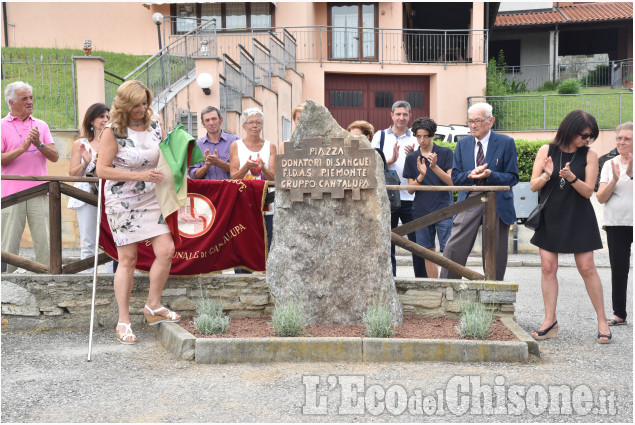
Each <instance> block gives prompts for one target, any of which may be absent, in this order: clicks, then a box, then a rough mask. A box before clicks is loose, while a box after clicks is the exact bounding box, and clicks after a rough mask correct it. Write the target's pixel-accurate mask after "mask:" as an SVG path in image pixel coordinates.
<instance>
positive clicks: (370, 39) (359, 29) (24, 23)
mask: <svg viewBox="0 0 635 425" xmlns="http://www.w3.org/2000/svg"><path fill="white" fill-rule="evenodd" d="M157 12H158V13H160V14H162V15H164V17H165V18H164V22H163V24H161V25H160V26H159V33H160V35H161V42H162V45H163V46H166V45H169V44H170V43H172V45H173V47H174V49H173V50H174V51H176V50H177V49H179V47H177V45H178V44H179V43H183V41H182V40H183V39H182V37H183V35H184V34H186V33H187V32H188V31H193V32H194V33H196V36H195V37H190V40H188V43H189V46H188V47H189V48H190V50H189V52H185V51H184V50H179V52H178V53H175V52H172V53H174V54H173V56H177V55H180V56H183V55H189V56H191V58H192V59H193V60H196V59H198V58H201V57H203V56H204V55H205V56H207V58H209V59H207V60H205V61H204V62H205V65H202V64H200V63H198V62H201V61H202V60H196V62H197V65H196V75H199V74H200V73H203V72H206V73H209V74H210V75H211V76H212V78H213V81H214V85H213V86H212V93H211V95H209V96H207V95H202V93H199V91H200V89H199V88H198V87H196V83H195V75H189V76H188V77H187V80H188V81H180V84H178V87H177V88H178V89H179V91H180V92H182V93H181V94H180V95H176V96H175V97H171V96H172V95H173V93H172V94H170V96H168V97H169V98H170V99H169V100H167V99H166V100H165V104H166V106H167V107H168V109H170V112H167V111H166V112H165V114H166V116H165V118H166V119H167V122H168V123H169V122H170V121H172V122H173V123H176V122H178V121H179V120H183V121H184V122H187V117H188V116H189V119H190V120H192V119H193V118H194V116H195V115H196V113H197V112H198V111H199V110H200V109H202V107H204V106H206V105H207V104H210V103H211V104H220V103H221V101H222V99H221V93H219V91H217V92H216V93H215V92H214V89H216V88H218V90H220V86H217V84H218V83H219V82H222V80H223V78H224V81H225V85H226V87H229V91H230V92H233V91H234V90H235V89H236V88H237V87H236V86H237V85H238V84H235V81H230V79H231V78H234V76H233V75H229V74H234V73H235V72H234V71H238V72H237V74H238V76H236V78H235V79H236V80H241V81H242V82H243V83H244V82H245V81H248V80H251V81H250V83H249V85H250V86H253V89H252V88H251V87H249V90H248V91H249V92H248V93H245V87H244V86H245V85H244V84H243V86H242V87H241V88H240V89H239V90H240V91H242V93H241V96H240V97H241V100H240V101H239V102H236V101H235V99H234V102H233V104H231V105H226V106H227V110H228V113H229V115H228V117H227V118H228V119H227V121H226V125H227V126H228V128H229V129H230V130H234V131H237V132H239V130H240V128H239V127H238V126H237V124H238V123H237V120H236V118H235V117H234V116H233V115H234V114H233V113H232V111H236V110H238V111H237V112H240V111H239V110H240V109H242V108H243V107H248V106H259V107H262V108H263V109H264V112H265V115H266V120H267V123H268V124H269V125H268V128H266V129H265V132H266V135H267V137H268V138H270V139H271V140H272V141H273V140H275V141H276V142H277V143H279V142H280V141H281V140H284V139H285V138H288V135H289V134H290V131H291V122H290V114H291V111H292V109H293V108H294V107H295V106H296V105H297V104H299V103H301V102H302V101H304V100H305V99H307V98H310V99H312V100H314V101H316V102H318V103H321V104H324V105H325V106H327V107H328V108H329V109H330V110H331V112H332V114H333V115H334V117H335V118H336V119H337V120H338V122H339V123H340V125H342V126H344V127H346V126H347V125H348V124H349V123H350V122H351V121H354V120H357V119H365V120H368V121H369V122H371V123H372V124H374V125H375V127H376V128H377V129H380V128H386V127H388V125H389V124H390V118H389V111H390V110H389V108H390V106H391V105H392V103H393V102H394V101H397V100H400V99H406V100H408V101H410V103H411V104H412V106H413V115H415V116H430V117H432V118H434V119H435V120H436V121H437V122H439V123H442V124H450V123H463V122H464V121H465V116H466V111H467V101H466V99H467V97H468V96H478V95H482V94H483V88H484V86H485V77H486V71H485V68H486V58H487V37H488V26H489V24H490V22H492V21H493V19H491V18H490V17H489V15H490V14H491V11H490V8H489V5H488V3H485V2H463V3H458V2H457V3H402V2H382V3H354V4H352V3H345V4H340V3H326V2H275V3H264V2H260V3H234V2H232V3H172V4H170V3H164V2H130V3H119V2H108V3H106V2H95V3H88V2H85V3H82V2H71V3H30V2H11V1H9V2H6V3H3V14H5V15H6V16H4V17H3V18H4V22H5V26H4V31H3V32H2V37H3V45H5V46H6V45H9V46H39V47H54V46H57V47H73V48H81V47H82V46H83V42H84V40H86V39H90V40H92V43H93V48H94V49H96V50H107V51H116V52H124V53H129V54H139V55H153V54H155V53H156V52H157V50H158V39H157V38H158V37H157V26H156V25H155V24H154V23H153V21H152V15H153V14H155V13H157ZM494 13H495V11H494ZM34 22H37V23H38V25H33V23H34ZM100 22H101V23H102V24H101V25H99V24H97V25H96V23H100ZM206 22H207V23H208V25H207V26H205V27H204V28H202V29H201V28H199V29H198V30H197V27H198V26H199V25H201V24H204V23H206ZM190 34H192V33H190ZM271 37H273V38H271ZM179 40H181V41H179ZM254 40H257V42H255V41H254ZM203 46H205V47H203ZM239 46H241V47H242V51H243V54H244V56H245V57H246V58H247V59H246V60H241V59H242V58H241V55H240V52H241V47H239ZM280 48H281V50H282V51H283V53H282V55H279V54H278V52H276V49H280ZM203 49H207V51H206V52H203V51H202V50H203ZM197 53H198V54H197ZM224 55H227V56H226V57H225V56H224ZM263 55H265V56H267V55H268V56H269V57H268V58H267V59H265V60H263V59H262V57H261V56H263ZM250 56H251V58H250ZM280 57H282V58H283V60H284V58H286V61H285V63H283V64H279V67H280V68H282V70H281V71H280V70H279V69H276V64H277V63H276V60H278V59H279V58H280ZM213 58H216V59H213ZM249 59H251V62H252V64H251V65H247V66H245V64H246V62H250V61H249ZM290 59H294V60H293V62H294V63H290V62H291V60H290ZM232 61H233V62H232ZM234 62H235V64H234ZM165 65H167V64H164V66H165ZM249 67H254V68H255V69H256V70H255V72H251V71H249V70H247V71H248V72H244V71H245V70H246V68H249ZM231 68H233V69H231ZM263 68H269V69H263ZM259 70H260V72H261V73H264V74H267V73H269V74H271V77H273V78H269V75H267V78H266V80H267V81H265V78H258V77H259V75H258V71H259ZM163 72H164V73H166V72H168V71H167V70H166V69H165V68H164V70H163ZM245 74H246V75H245ZM261 77H262V76H261ZM276 80H277V81H276ZM171 82H172V83H173V85H172V86H171V87H170V89H171V90H173V89H174V84H175V83H177V81H174V79H173V80H171ZM184 83H189V84H184ZM189 85H193V87H188V86H189ZM165 88H166V87H161V89H165ZM153 89H154V91H155V93H156V94H160V93H157V88H156V87H153ZM100 91H101V90H99V89H98V92H100ZM79 95H80V96H81V95H82V94H81V93H80V94H79ZM98 95H99V93H98ZM87 96H88V98H90V100H85V101H84V100H82V99H80V100H79V103H80V112H79V114H80V116H81V115H82V110H81V107H82V106H83V105H87V104H90V103H92V102H93V101H94V100H93V98H94V96H95V95H87ZM230 97H231V96H230ZM106 101H108V99H106ZM227 103H232V102H227ZM236 103H240V107H236ZM161 109H162V108H161ZM273 123H276V125H273ZM195 127H196V126H195V125H194V126H192V130H194V128H195Z"/></svg>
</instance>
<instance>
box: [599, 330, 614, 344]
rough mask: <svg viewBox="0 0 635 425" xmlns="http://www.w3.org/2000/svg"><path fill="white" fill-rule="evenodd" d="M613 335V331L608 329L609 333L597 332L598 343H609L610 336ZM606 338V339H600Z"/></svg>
mask: <svg viewBox="0 0 635 425" xmlns="http://www.w3.org/2000/svg"><path fill="white" fill-rule="evenodd" d="M612 337H613V332H610V331H609V334H608V335H606V334H602V333H600V332H598V344H609V343H610V342H611V338H612ZM601 338H606V339H601Z"/></svg>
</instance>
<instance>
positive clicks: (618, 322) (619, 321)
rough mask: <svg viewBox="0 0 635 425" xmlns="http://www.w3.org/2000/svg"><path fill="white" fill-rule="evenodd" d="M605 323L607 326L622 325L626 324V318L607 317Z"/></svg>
mask: <svg viewBox="0 0 635 425" xmlns="http://www.w3.org/2000/svg"><path fill="white" fill-rule="evenodd" d="M606 323H607V324H608V325H609V326H622V325H625V324H626V319H624V320H615V319H609V320H607V321H606Z"/></svg>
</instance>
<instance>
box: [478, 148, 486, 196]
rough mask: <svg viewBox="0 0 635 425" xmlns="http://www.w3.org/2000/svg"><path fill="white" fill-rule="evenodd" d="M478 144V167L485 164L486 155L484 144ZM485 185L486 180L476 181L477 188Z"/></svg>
mask: <svg viewBox="0 0 635 425" xmlns="http://www.w3.org/2000/svg"><path fill="white" fill-rule="evenodd" d="M476 143H478V152H477V153H476V166H477V167H478V166H480V165H483V164H484V163H485V155H483V144H482V143H481V142H476ZM484 184H485V179H478V180H476V185H477V186H482V185H484Z"/></svg>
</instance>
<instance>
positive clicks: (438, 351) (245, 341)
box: [157, 317, 539, 364]
mask: <svg viewBox="0 0 635 425" xmlns="http://www.w3.org/2000/svg"><path fill="white" fill-rule="evenodd" d="M501 321H502V322H503V324H504V325H505V326H507V327H508V328H509V329H510V330H511V331H512V333H514V335H516V337H517V338H518V339H519V340H520V341H518V342H513V341H512V342H508V341H473V340H469V341H464V340H420V339H402V338H313V337H307V338H303V337H300V338H280V337H272V338H196V337H194V336H193V335H192V334H190V333H189V332H188V331H186V330H185V329H183V328H182V327H181V326H179V325H178V324H176V323H162V324H160V325H159V326H157V328H158V329H157V335H158V338H159V340H160V341H161V343H162V344H163V345H164V346H165V347H166V349H167V350H168V351H170V352H171V353H172V354H173V355H174V356H176V357H177V358H180V359H184V360H193V361H195V362H196V363H214V364H224V363H272V362H298V363H302V362H353V363H361V362H421V361H443V362H527V361H528V360H529V354H530V353H531V354H533V355H539V351H538V344H536V343H535V341H533V339H531V337H530V336H529V335H528V334H527V333H526V332H525V331H523V330H522V329H521V328H520V326H518V325H517V324H516V322H515V321H514V320H513V319H511V318H509V317H502V318H501Z"/></svg>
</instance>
